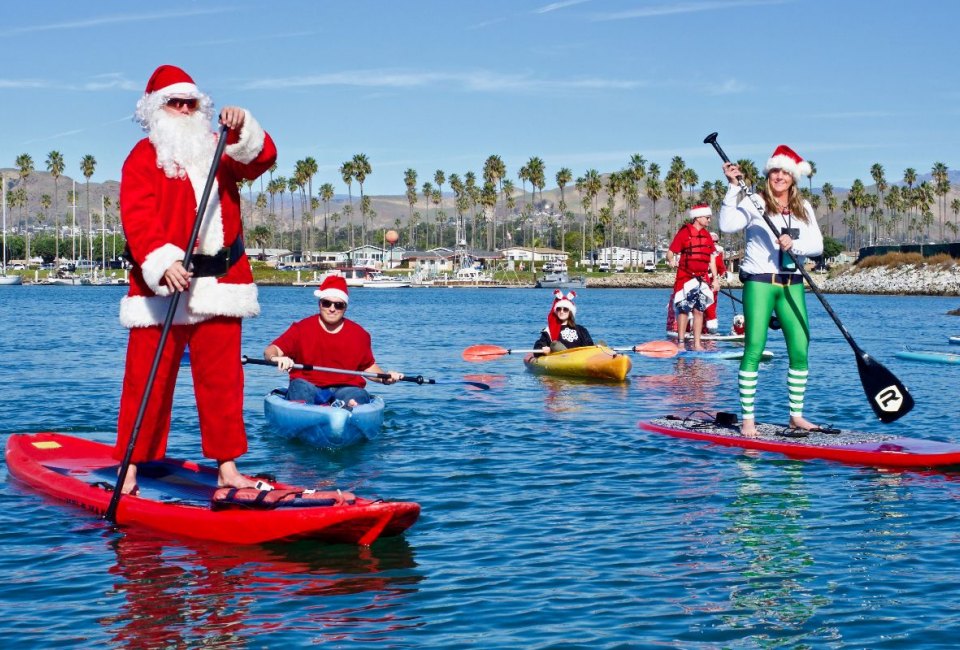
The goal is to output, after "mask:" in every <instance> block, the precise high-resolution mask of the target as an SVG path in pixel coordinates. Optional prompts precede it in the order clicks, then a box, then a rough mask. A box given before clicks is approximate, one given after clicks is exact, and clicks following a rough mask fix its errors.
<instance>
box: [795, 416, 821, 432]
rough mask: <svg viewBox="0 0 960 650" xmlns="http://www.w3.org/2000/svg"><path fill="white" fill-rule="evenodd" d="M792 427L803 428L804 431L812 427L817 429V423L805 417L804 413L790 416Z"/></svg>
mask: <svg viewBox="0 0 960 650" xmlns="http://www.w3.org/2000/svg"><path fill="white" fill-rule="evenodd" d="M790 428H791V429H803V430H804V431H810V430H811V429H816V428H817V425H815V424H812V423H811V422H810V421H809V420H807V419H806V418H804V417H803V416H802V415H792V416H790Z"/></svg>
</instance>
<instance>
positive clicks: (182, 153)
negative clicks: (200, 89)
mask: <svg viewBox="0 0 960 650" xmlns="http://www.w3.org/2000/svg"><path fill="white" fill-rule="evenodd" d="M148 137H149V139H150V142H152V143H153V146H154V147H156V149H157V167H162V168H163V172H164V173H165V174H166V175H167V177H168V178H178V177H179V178H186V176H187V172H186V170H187V168H192V169H207V168H209V167H210V163H211V162H212V161H213V154H214V152H215V151H216V149H217V139H216V136H215V135H214V133H213V131H212V130H211V129H210V122H209V119H208V117H207V116H206V115H205V114H204V113H203V112H201V111H195V112H194V113H192V114H191V115H181V114H171V113H168V112H167V111H166V110H165V109H163V108H161V109H160V110H158V111H157V112H156V113H154V114H153V116H152V117H151V118H150V129H149V136H148Z"/></svg>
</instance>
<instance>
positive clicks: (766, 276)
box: [740, 271, 803, 286]
mask: <svg viewBox="0 0 960 650" xmlns="http://www.w3.org/2000/svg"><path fill="white" fill-rule="evenodd" d="M740 281H741V282H763V283H765V284H779V285H783V286H789V285H791V284H803V276H802V275H800V274H799V273H744V272H743V271H740Z"/></svg>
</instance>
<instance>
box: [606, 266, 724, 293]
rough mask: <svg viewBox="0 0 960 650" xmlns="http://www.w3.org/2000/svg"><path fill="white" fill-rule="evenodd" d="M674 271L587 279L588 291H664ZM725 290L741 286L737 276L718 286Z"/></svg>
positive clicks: (623, 274)
mask: <svg viewBox="0 0 960 650" xmlns="http://www.w3.org/2000/svg"><path fill="white" fill-rule="evenodd" d="M675 277H676V271H673V270H671V271H655V272H653V273H610V274H607V275H601V276H590V277H589V278H587V287H588V288H590V289H664V288H668V289H669V288H673V279H674V278H675ZM720 286H721V287H723V288H727V289H738V288H740V287H741V286H742V285H741V283H740V280H739V279H737V276H736V275H734V274H732V273H730V274H728V279H727V280H724V281H723V283H722V284H721V285H720Z"/></svg>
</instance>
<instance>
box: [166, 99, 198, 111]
mask: <svg viewBox="0 0 960 650" xmlns="http://www.w3.org/2000/svg"><path fill="white" fill-rule="evenodd" d="M167 106H169V107H170V108H178V109H179V108H183V107H184V106H186V107H187V108H189V109H190V110H191V111H192V110H193V109H195V108H196V107H197V100H196V99H194V98H183V97H171V98H170V99H168V100H167Z"/></svg>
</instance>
